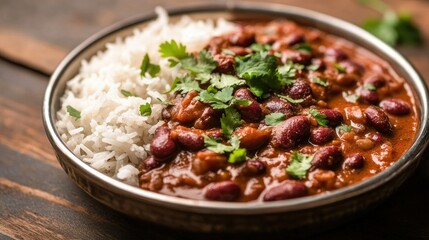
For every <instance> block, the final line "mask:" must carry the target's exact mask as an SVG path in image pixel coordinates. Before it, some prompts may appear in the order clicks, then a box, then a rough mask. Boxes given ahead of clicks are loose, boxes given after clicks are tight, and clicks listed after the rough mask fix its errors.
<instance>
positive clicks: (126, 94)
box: [121, 89, 134, 97]
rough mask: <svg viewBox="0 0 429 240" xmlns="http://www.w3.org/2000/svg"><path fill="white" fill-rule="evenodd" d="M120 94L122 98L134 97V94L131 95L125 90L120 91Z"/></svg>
mask: <svg viewBox="0 0 429 240" xmlns="http://www.w3.org/2000/svg"><path fill="white" fill-rule="evenodd" d="M121 93H122V95H124V97H134V94H132V93H131V92H128V91H127V90H124V89H121Z"/></svg>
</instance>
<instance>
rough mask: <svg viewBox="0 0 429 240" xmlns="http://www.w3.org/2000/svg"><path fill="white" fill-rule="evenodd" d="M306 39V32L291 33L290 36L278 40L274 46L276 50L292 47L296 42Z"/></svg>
mask: <svg viewBox="0 0 429 240" xmlns="http://www.w3.org/2000/svg"><path fill="white" fill-rule="evenodd" d="M304 41H305V38H304V34H302V33H291V34H289V35H288V36H286V37H284V38H282V39H279V40H278V41H276V42H275V43H274V44H273V46H272V48H273V49H274V50H275V51H279V50H283V49H286V48H287V47H291V46H293V45H295V44H298V43H302V42H304Z"/></svg>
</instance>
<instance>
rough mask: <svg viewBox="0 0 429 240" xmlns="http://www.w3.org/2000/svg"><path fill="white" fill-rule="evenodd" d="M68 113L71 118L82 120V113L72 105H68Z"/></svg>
mask: <svg viewBox="0 0 429 240" xmlns="http://www.w3.org/2000/svg"><path fill="white" fill-rule="evenodd" d="M67 112H68V113H69V114H70V116H72V117H74V118H76V119H75V120H78V119H79V118H80V112H79V111H78V110H76V109H75V108H74V107H72V106H70V105H67Z"/></svg>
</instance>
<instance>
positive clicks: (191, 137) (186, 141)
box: [177, 131, 204, 151]
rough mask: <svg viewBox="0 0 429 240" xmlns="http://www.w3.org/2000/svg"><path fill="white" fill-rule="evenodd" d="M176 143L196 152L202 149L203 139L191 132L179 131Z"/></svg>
mask: <svg viewBox="0 0 429 240" xmlns="http://www.w3.org/2000/svg"><path fill="white" fill-rule="evenodd" d="M177 141H178V142H179V143H180V144H181V145H182V146H183V147H184V148H185V149H189V150H192V151H197V150H200V149H203V148H204V138H203V137H202V136H200V135H198V134H196V133H194V132H192V131H179V133H178V136H177Z"/></svg>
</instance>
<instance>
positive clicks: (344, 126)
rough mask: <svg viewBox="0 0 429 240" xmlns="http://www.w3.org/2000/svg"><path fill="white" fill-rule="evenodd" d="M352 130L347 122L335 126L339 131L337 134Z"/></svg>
mask: <svg viewBox="0 0 429 240" xmlns="http://www.w3.org/2000/svg"><path fill="white" fill-rule="evenodd" d="M351 130H352V127H351V126H349V125H345V124H342V125H340V126H338V127H336V128H335V131H336V132H337V134H342V133H344V132H350V131H351Z"/></svg>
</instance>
